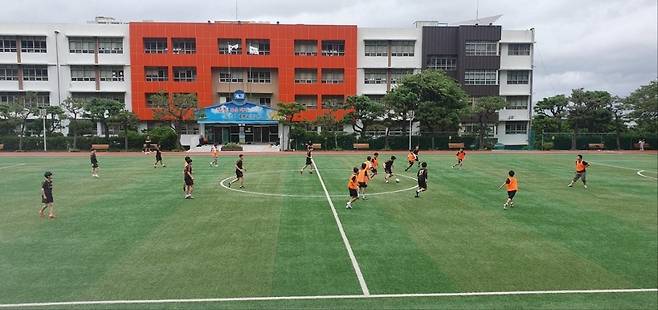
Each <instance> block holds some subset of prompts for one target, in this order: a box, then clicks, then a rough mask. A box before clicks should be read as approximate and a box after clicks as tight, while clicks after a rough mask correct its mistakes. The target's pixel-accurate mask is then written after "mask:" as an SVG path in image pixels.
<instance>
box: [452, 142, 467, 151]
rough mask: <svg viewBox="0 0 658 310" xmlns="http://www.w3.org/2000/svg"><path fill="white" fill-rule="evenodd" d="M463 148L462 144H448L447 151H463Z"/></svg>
mask: <svg viewBox="0 0 658 310" xmlns="http://www.w3.org/2000/svg"><path fill="white" fill-rule="evenodd" d="M463 148H464V143H463V142H462V143H448V149H450V150H455V149H463Z"/></svg>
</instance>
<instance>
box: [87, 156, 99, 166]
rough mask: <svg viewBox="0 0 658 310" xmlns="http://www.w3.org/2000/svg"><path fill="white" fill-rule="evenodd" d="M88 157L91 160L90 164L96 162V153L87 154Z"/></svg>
mask: <svg viewBox="0 0 658 310" xmlns="http://www.w3.org/2000/svg"><path fill="white" fill-rule="evenodd" d="M89 159H90V160H91V163H92V164H98V160H97V159H96V154H91V155H89Z"/></svg>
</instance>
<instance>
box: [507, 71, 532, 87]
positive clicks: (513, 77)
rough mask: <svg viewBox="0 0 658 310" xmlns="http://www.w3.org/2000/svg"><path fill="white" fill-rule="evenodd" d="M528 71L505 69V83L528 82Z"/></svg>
mask: <svg viewBox="0 0 658 310" xmlns="http://www.w3.org/2000/svg"><path fill="white" fill-rule="evenodd" d="M529 80H530V71H507V84H528V83H529Z"/></svg>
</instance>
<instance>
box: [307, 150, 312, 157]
mask: <svg viewBox="0 0 658 310" xmlns="http://www.w3.org/2000/svg"><path fill="white" fill-rule="evenodd" d="M306 157H307V158H311V150H309V151H308V152H306Z"/></svg>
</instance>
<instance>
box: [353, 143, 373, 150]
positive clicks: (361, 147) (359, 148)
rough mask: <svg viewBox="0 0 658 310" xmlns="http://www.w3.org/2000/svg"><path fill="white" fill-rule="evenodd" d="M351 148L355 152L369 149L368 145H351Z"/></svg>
mask: <svg viewBox="0 0 658 310" xmlns="http://www.w3.org/2000/svg"><path fill="white" fill-rule="evenodd" d="M352 147H353V148H354V149H355V150H367V149H370V143H354V144H352Z"/></svg>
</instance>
